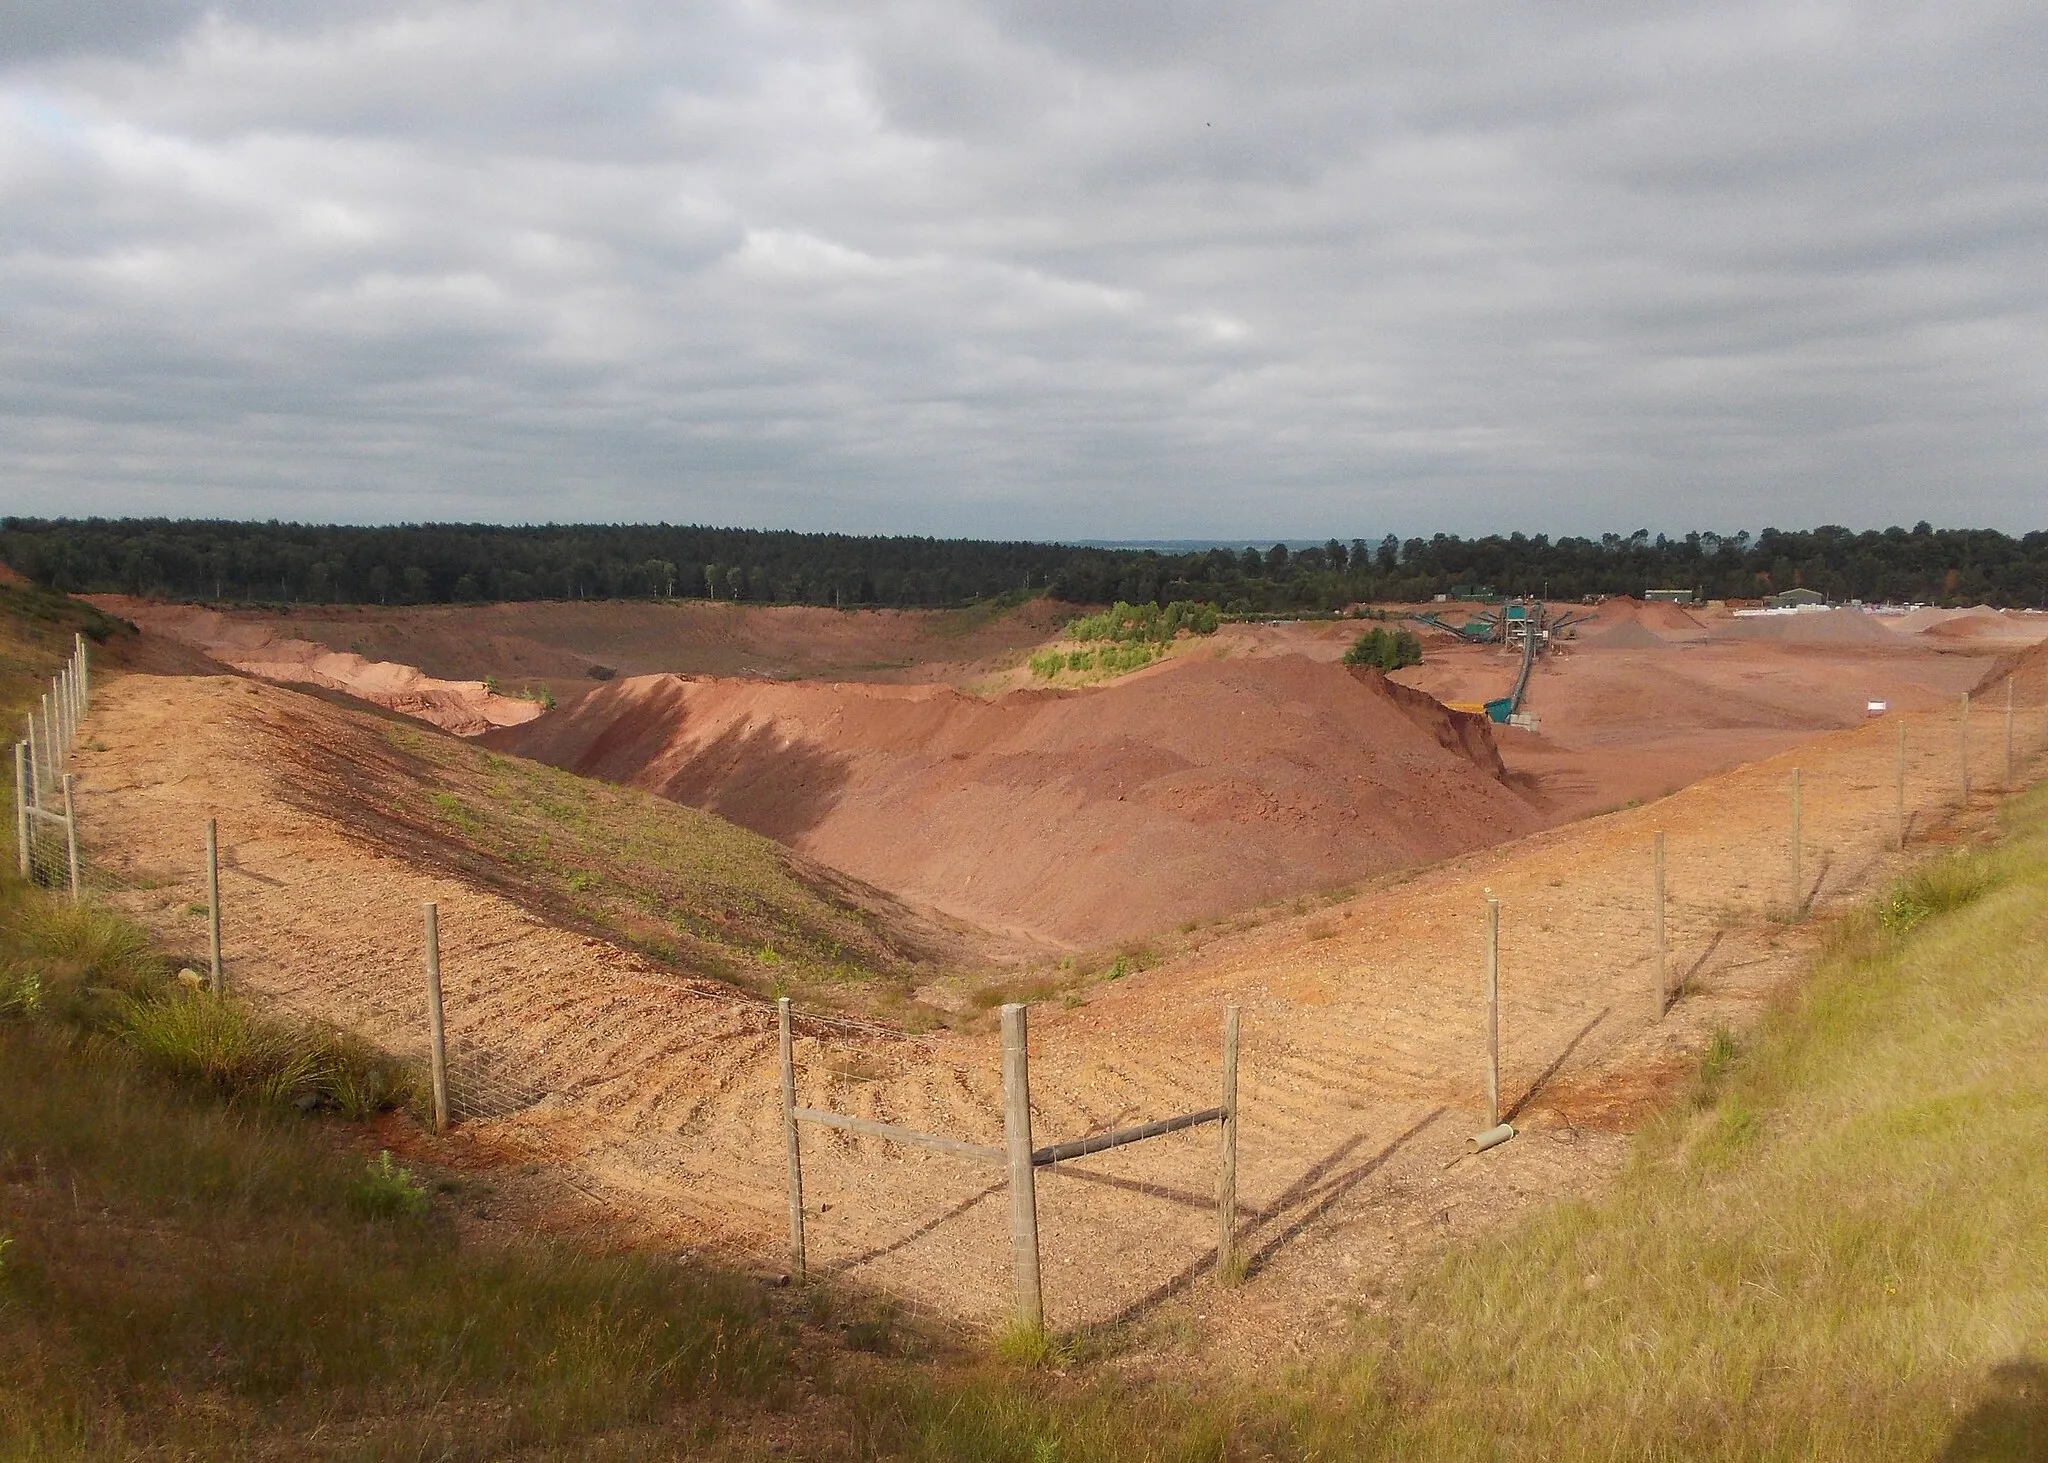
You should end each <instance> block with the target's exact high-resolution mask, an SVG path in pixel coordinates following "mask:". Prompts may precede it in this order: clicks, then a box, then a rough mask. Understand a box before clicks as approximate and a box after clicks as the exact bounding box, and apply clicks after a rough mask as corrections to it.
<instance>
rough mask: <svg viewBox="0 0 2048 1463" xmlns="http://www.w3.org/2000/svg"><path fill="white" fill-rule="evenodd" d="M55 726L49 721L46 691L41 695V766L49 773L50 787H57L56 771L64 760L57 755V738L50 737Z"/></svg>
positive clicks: (48, 697)
mask: <svg viewBox="0 0 2048 1463" xmlns="http://www.w3.org/2000/svg"><path fill="white" fill-rule="evenodd" d="M55 726H56V722H54V721H52V720H51V719H50V696H49V693H48V692H47V691H46V692H44V693H43V765H44V767H45V768H47V769H48V771H49V774H50V786H52V787H55V786H56V785H57V769H58V768H60V767H62V766H63V765H64V759H63V757H62V756H60V755H59V753H58V748H57V738H56V737H55V736H54V735H52V730H53V728H55Z"/></svg>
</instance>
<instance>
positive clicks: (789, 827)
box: [491, 656, 1537, 946]
mask: <svg viewBox="0 0 2048 1463" xmlns="http://www.w3.org/2000/svg"><path fill="white" fill-rule="evenodd" d="M491 741H492V742H493V744H494V745H497V746H500V747H504V748H507V749H509V750H514V751H518V752H520V753H522V754H523V755H526V756H531V757H534V758H536V759H538V760H540V761H544V762H548V763H551V764H553V765H555V766H559V767H565V768H568V769H570V770H572V771H575V772H578V773H582V774H585V775H589V776H594V777H601V778H604V779H606V780H609V781H614V782H623V783H630V784H631V785H633V786H636V787H642V788H647V789H649V790H651V791H655V792H659V793H661V794H662V795H664V796H666V797H671V798H674V799H675V800H677V801H679V802H683V803H688V804H692V805H694V806H698V807H703V808H708V809H709V810H711V811H713V812H715V813H717V814H719V815H720V816H721V817H725V818H729V819H731V820H732V821H733V822H735V823H738V824H740V825H742V826H744V827H747V828H751V829H754V830H755V831H757V832H760V833H764V834H767V835H769V836H770V837H773V838H775V839H778V840H780V841H782V842H784V843H786V844H788V845H790V846H791V847H792V848H795V849H797V850H799V851H801V852H803V853H805V854H808V855H810V856H812V857H814V858H816V859H818V860H820V861H822V862H824V863H827V864H830V865H832V866H834V867H836V868H840V869H844V870H846V871H847V872H848V873H851V874H853V875H855V876H857V877H858V878H861V879H863V880H866V881H867V882H869V883H872V884H876V885H879V886H880V887H882V888H885V889H889V890H891V891H892V892H894V893H896V894H898V895H899V896H901V897H904V898H908V899H912V900H915V901H918V902H920V903H928V904H930V905H933V906H935V907H936V908H939V909H942V910H945V911H947V912H949V913H951V914H954V915H957V916H959V917H961V918H964V919H968V920H972V921H974V922H975V923H977V924H981V925H984V926H988V927H991V928H1001V929H1006V930H1012V931H1016V932H1019V933H1024V934H1028V935H1033V936H1043V937H1049V938H1052V939H1055V940H1059V941H1064V942H1067V943H1070V944H1073V945H1077V946H1085V945H1092V944H1098V943H1101V942H1105V941H1112V940H1118V939H1124V938H1128V937H1131V936H1135V935H1141V934H1144V933H1147V932H1151V931H1156V930H1160V929H1164V928H1166V927H1168V926H1171V925H1173V924H1176V923H1179V922H1182V921H1186V920H1190V919H1198V918H1203V917H1207V916H1213V915H1215V914H1218V913H1221V912H1224V911H1226V910H1231V909H1238V908H1242V907H1244V906H1246V905H1250V904H1254V903H1257V902H1259V901H1261V900H1265V899H1273V898H1282V897H1291V896H1293V895H1295V894H1299V893H1301V892H1303V891H1307V890H1314V889H1318V888H1327V887H1330V886H1334V885H1343V884H1348V883H1351V882H1353V881H1356V880H1358V879H1361V878H1365V877H1369V876H1371V875H1373V874H1377V873H1382V872H1385V871H1387V870H1389V869H1394V868H1399V867H1404V866H1407V865H1412V864H1418V863H1423V862H1427V861H1431V860H1435V859H1440V858H1444V857H1446V856H1448V855H1451V854H1455V853H1461V852H1464V851H1467V850H1470V849H1474V848H1480V847H1484V846H1486V845H1489V844H1493V843H1498V842H1500V841H1502V840H1503V839H1507V838H1513V837H1515V836H1517V835H1519V834H1522V833H1525V832H1527V831H1529V830H1530V829H1532V828H1533V827H1535V826H1536V822H1537V820H1536V817H1535V815H1534V814H1533V813H1532V812H1531V810H1530V809H1529V807H1528V806H1527V805H1526V804H1525V803H1524V802H1523V801H1522V799H1521V798H1519V797H1518V796H1517V795H1516V794H1515V793H1514V792H1513V791H1512V790H1511V789H1510V788H1509V787H1508V786H1507V785H1506V784H1505V782H1504V781H1503V779H1502V772H1501V767H1500V761H1499V757H1498V754H1497V753H1496V752H1495V750H1494V747H1493V742H1492V738H1491V736H1490V735H1489V734H1488V731H1487V728H1486V725H1485V723H1484V721H1483V719H1481V718H1476V717H1471V716H1465V715H1462V714H1460V713H1456V712H1451V711H1447V710H1446V709H1445V708H1443V707H1442V706H1441V705H1439V704H1437V703H1436V702H1435V701H1433V700H1431V699H1430V698H1428V697H1426V696H1423V695H1420V694H1419V693H1416V692H1413V691H1409V690H1407V689H1406V688H1404V687H1399V686H1394V685H1390V684H1389V683H1388V682H1387V681H1386V680H1385V679H1384V678H1383V677H1381V676H1380V675H1379V674H1378V673H1377V672H1373V671H1369V670H1354V669H1350V668H1346V667H1342V666H1337V665H1331V664H1327V663H1318V662H1315V661H1311V660H1308V659H1306V658H1304V657H1299V656H1279V657H1273V658H1260V659H1230V660H1223V661H1217V660H1210V659H1203V658H1200V657H1185V658H1182V659H1179V660H1176V661H1173V662H1170V663H1168V664H1165V665H1161V666H1158V667H1156V668H1154V669H1153V670H1150V671H1146V672H1142V673H1140V674H1138V675H1135V676H1131V677H1128V678H1127V679H1125V680H1122V681H1119V682H1117V683H1115V684H1113V685H1110V686H1107V687H1103V688H1100V689H1095V690H1088V691H1073V692H1059V691H1042V692H1016V693H1012V694H1010V695H1007V696H1003V697H999V698H997V699H995V700H992V701H984V700H979V699H976V698H974V697H971V696H967V695H964V694H962V693H960V692H957V691H954V690H952V689H950V688H946V687H938V686H915V687H912V686H874V685H847V684H823V685H820V684H787V683H776V682H768V681H753V680H695V679H691V678H687V677H682V676H654V677H638V678H634V679H632V680H628V681H625V682H621V683H618V684H615V685H612V686H607V687H605V688H603V689H602V690H600V691H598V692H596V693H594V694H592V695H591V696H589V697H586V698H585V699H584V700H583V701H581V702H579V703H578V704H577V705H575V706H574V707H570V708H565V709H564V710H563V711H560V712H557V713H556V714H554V715H552V716H549V717H547V718H544V719H543V720H542V721H539V722H536V723H534V724H532V725H531V726H528V727H523V728H514V729H511V730H508V731H505V732H500V733H495V734H493V736H492V738H491Z"/></svg>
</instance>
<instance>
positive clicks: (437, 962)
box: [426, 899, 448, 1133]
mask: <svg viewBox="0 0 2048 1463" xmlns="http://www.w3.org/2000/svg"><path fill="white" fill-rule="evenodd" d="M426 910H427V1041H428V1045H429V1048H430V1050H429V1060H430V1061H431V1062H432V1064H433V1074H434V1131H435V1132H437V1133H445V1132H447V1131H448V1033H447V1029H446V1028H445V1027H444V1026H443V1025H442V1022H441V911H440V909H439V907H438V906H437V905H435V903H434V901H433V900H431V899H429V900H428V901H427V904H426Z"/></svg>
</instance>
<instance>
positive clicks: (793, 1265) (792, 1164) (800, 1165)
mask: <svg viewBox="0 0 2048 1463" xmlns="http://www.w3.org/2000/svg"><path fill="white" fill-rule="evenodd" d="M775 1025H776V1029H777V1032H778V1035H779V1037H780V1042H779V1045H780V1047H781V1051H782V1147H783V1151H784V1153H785V1155H786V1156H787V1158H788V1161H789V1270H790V1275H791V1277H792V1278H793V1279H795V1280H797V1281H798V1282H799V1283H800V1282H802V1280H803V1279H804V1275H805V1270H804V1156H803V1148H802V1146H801V1145H800V1144H799V1142H798V1140H797V1134H796V1042H795V1038H794V1036H793V1035H792V1033H791V1031H790V1021H789V997H788V996H777V997H776V998H775Z"/></svg>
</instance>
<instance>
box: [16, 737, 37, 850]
mask: <svg viewBox="0 0 2048 1463" xmlns="http://www.w3.org/2000/svg"><path fill="white" fill-rule="evenodd" d="M28 809H29V789H28V743H27V742H16V743H15V744H14V842H15V845H16V847H18V848H19V849H20V850H21V877H22V879H23V880H24V881H26V880H28V879H29V878H31V877H32V876H33V872H34V871H33V870H32V869H31V867H30V865H29V857H28Z"/></svg>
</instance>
